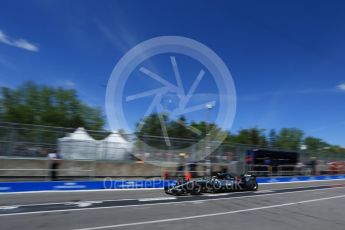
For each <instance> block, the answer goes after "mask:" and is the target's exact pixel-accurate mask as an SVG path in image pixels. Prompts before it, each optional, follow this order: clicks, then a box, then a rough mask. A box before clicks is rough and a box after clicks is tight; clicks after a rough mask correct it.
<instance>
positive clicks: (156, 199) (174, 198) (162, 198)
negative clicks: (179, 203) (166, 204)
mask: <svg viewBox="0 0 345 230" xmlns="http://www.w3.org/2000/svg"><path fill="white" fill-rule="evenodd" d="M176 199H177V198H176V197H166V196H164V197H152V198H141V199H138V201H141V202H145V201H159V200H176Z"/></svg>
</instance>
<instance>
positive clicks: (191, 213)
mask: <svg viewBox="0 0 345 230" xmlns="http://www.w3.org/2000/svg"><path fill="white" fill-rule="evenodd" d="M344 183H345V181H322V182H308V183H291V184H271V185H261V186H260V189H259V191H257V192H235V193H229V194H205V195H202V196H188V197H184V196H181V197H172V196H168V195H165V194H164V192H163V191H162V190H140V191H102V192H95V191H94V192H54V193H30V194H23V193H22V194H2V195H0V200H1V207H2V208H0V220H1V223H2V226H3V227H6V229H20V228H24V227H25V229H40V228H41V229H88V228H90V227H91V229H112V228H119V227H121V228H125V227H126V228H139V227H140V226H144V227H145V228H150V229H156V228H157V229H159V228H162V227H164V228H165V227H169V228H173V229H182V228H184V226H185V225H191V227H190V228H191V229H195V228H194V227H193V226H194V224H196V223H198V224H199V223H203V222H205V221H204V219H207V220H208V221H211V222H212V223H213V224H212V225H210V223H208V222H207V223H204V225H201V226H200V227H202V229H204V228H203V227H205V226H208V225H210V226H209V227H210V228H211V226H213V227H218V226H217V225H221V226H222V225H225V224H226V223H227V222H228V220H227V219H230V220H231V222H233V223H236V224H234V226H238V227H242V226H244V225H248V222H249V223H252V225H253V226H255V225H256V224H255V223H256V221H259V222H263V221H264V220H265V221H264V222H265V225H267V226H271V227H274V225H273V224H272V223H277V221H278V222H279V221H280V220H279V219H281V218H288V219H289V218H292V216H294V218H297V217H295V215H297V214H296V213H300V211H299V210H296V207H301V208H307V207H309V206H313V205H316V204H317V205H322V206H323V208H322V210H331V212H327V213H323V215H322V216H321V215H320V216H319V214H320V211H317V213H315V212H316V210H314V209H310V210H308V212H306V213H308V215H311V216H313V217H310V216H309V217H306V213H303V215H304V218H302V219H303V220H305V219H308V221H311V219H313V221H311V223H312V222H313V223H314V222H318V221H319V219H318V217H320V218H321V219H326V220H330V219H334V218H335V219H337V218H338V217H339V214H335V213H334V216H333V215H332V212H335V211H336V210H338V209H339V210H340V209H342V210H343V207H344V206H345V199H344V198H343V197H342V196H343V195H344V194H345V188H344V187H343V186H344ZM306 201H310V202H307V203H298V202H306ZM296 202H297V203H296ZM287 204H288V205H287ZM340 204H342V206H341V205H340ZM286 209H292V210H293V211H291V212H290V213H288V214H284V215H279V218H278V216H277V213H280V212H282V210H286ZM339 210H338V211H339ZM262 212H264V213H266V215H265V217H264V218H263V219H259V220H255V221H252V220H251V219H250V220H246V219H247V217H248V215H249V216H251V217H252V218H254V219H257V213H262ZM215 214H217V215H215ZM292 214H293V215H292ZM300 215H302V214H301V213H300ZM342 215H343V212H341V214H340V216H342ZM198 216H201V217H198ZM186 217H189V218H188V219H185V218H186ZM213 219H216V220H218V223H216V222H214V220H213ZM267 219H270V220H271V221H272V222H267ZM277 219H278V220H277ZM241 220H242V223H241ZM289 220H290V219H289ZM52 223H57V224H52ZM287 223H288V224H287V225H286V226H290V225H291V224H290V223H289V222H287ZM327 223H328V224H330V223H329V221H328V222H327ZM344 223H345V222H344V218H343V219H342V220H338V219H337V220H335V221H333V222H332V226H333V228H334V229H344ZM294 224H297V225H298V223H295V222H294ZM299 224H301V223H299ZM340 224H343V225H342V228H339V226H340ZM192 225H193V226H192ZM338 225H339V226H338ZM253 226H252V227H253ZM320 226H322V225H320ZM290 227H291V226H290ZM310 227H312V225H310ZM232 229H233V228H232ZM234 229H236V228H234ZM249 229H250V226H249ZM256 229H258V228H256ZM259 229H260V228H259ZM262 229H269V227H268V228H266V227H265V228H262ZM272 229H274V228H272ZM311 229H315V228H314V226H313V228H311Z"/></svg>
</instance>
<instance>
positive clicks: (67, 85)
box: [63, 80, 77, 88]
mask: <svg viewBox="0 0 345 230" xmlns="http://www.w3.org/2000/svg"><path fill="white" fill-rule="evenodd" d="M63 84H64V85H65V86H66V87H68V88H75V87H76V86H77V84H76V83H75V82H73V81H70V80H66V81H64V83H63Z"/></svg>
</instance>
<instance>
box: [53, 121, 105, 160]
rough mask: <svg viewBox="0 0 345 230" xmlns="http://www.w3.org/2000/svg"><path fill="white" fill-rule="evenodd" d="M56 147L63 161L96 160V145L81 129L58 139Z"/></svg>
mask: <svg viewBox="0 0 345 230" xmlns="http://www.w3.org/2000/svg"><path fill="white" fill-rule="evenodd" d="M58 145H59V153H60V154H61V155H62V157H63V158H65V159H80V160H86V159H90V160H91V159H97V152H98V149H97V147H98V143H97V141H96V140H94V139H93V138H92V137H91V136H90V135H89V134H88V133H87V132H86V131H85V129H84V128H82V127H80V128H78V129H77V130H76V131H74V132H73V133H70V134H68V135H67V136H66V137H63V138H59V140H58Z"/></svg>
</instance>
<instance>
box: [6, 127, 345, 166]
mask: <svg viewBox="0 0 345 230" xmlns="http://www.w3.org/2000/svg"><path fill="white" fill-rule="evenodd" d="M74 131H75V129H74V128H65V127H52V126H41V125H26V124H16V123H8V122H0V156H6V157H36V158H43V157H47V154H48V153H51V152H59V151H60V150H61V146H59V144H58V140H59V138H63V137H66V136H69V135H70V134H71V133H73V132H74ZM85 132H87V134H88V135H90V136H91V137H92V138H93V139H94V140H96V141H99V142H97V144H96V145H97V146H96V147H95V146H93V145H92V144H88V143H87V142H85V141H82V140H81V141H78V140H75V141H74V142H73V143H71V144H70V146H69V151H70V152H73V151H74V152H77V149H79V150H78V151H79V152H80V154H79V155H77V156H76V157H75V158H74V159H89V160H116V161H138V160H139V161H146V162H156V161H161V162H165V163H169V162H178V161H179V160H180V156H179V154H180V153H181V150H180V149H181V146H182V147H183V151H184V152H183V153H184V154H185V156H186V157H185V158H186V159H188V160H189V161H193V160H195V159H196V157H195V154H196V153H197V152H200V151H203V150H202V149H200V145H199V147H196V145H195V143H196V142H197V141H199V140H194V139H182V138H170V142H171V145H170V147H167V146H166V145H165V139H164V138H163V137H159V136H149V135H147V136H141V137H140V139H138V138H137V137H136V135H134V134H120V135H121V137H122V138H123V139H124V140H125V141H127V142H128V143H129V146H130V147H128V148H126V151H127V152H126V154H127V156H126V157H125V158H121V159H117V158H112V157H110V155H111V154H118V152H119V151H120V150H121V149H123V148H125V147H123V145H121V144H123V143H117V142H116V141H115V142H114V141H113V142H112V143H111V144H109V143H108V142H107V141H106V140H105V138H106V137H107V136H109V135H110V134H111V133H110V132H106V131H93V130H86V131H85ZM101 141H105V143H106V144H104V143H103V144H102V142H101ZM144 143H149V144H144ZM101 144H102V145H101ZM150 144H151V145H154V148H153V147H152V146H150ZM208 145H212V143H211V142H210V143H205V145H201V147H205V148H207V146H208ZM59 148H60V149H59ZM256 148H260V146H250V145H243V144H237V143H227V142H224V143H222V144H221V145H219V147H218V148H217V149H216V150H215V151H214V152H213V153H212V154H210V155H208V156H207V157H206V158H203V159H202V160H209V161H211V162H212V163H228V162H231V161H244V158H245V154H246V152H247V150H250V149H256ZM116 149H117V151H116ZM298 152H299V160H300V161H302V162H303V161H307V160H309V159H311V158H316V159H317V160H322V161H324V162H330V161H343V160H345V153H330V152H327V150H319V151H313V152H310V151H307V150H304V151H302V150H299V151H298ZM86 153H87V154H86ZM63 157H65V156H63ZM66 157H67V156H66Z"/></svg>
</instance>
